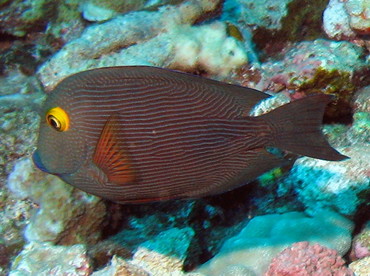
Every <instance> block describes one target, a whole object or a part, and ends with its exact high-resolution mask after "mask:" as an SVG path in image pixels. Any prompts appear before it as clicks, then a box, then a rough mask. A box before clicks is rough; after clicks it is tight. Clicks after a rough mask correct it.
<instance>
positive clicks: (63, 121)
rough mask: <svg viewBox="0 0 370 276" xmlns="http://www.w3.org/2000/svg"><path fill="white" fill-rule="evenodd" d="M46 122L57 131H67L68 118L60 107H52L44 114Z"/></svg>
mask: <svg viewBox="0 0 370 276" xmlns="http://www.w3.org/2000/svg"><path fill="white" fill-rule="evenodd" d="M46 122H47V124H48V125H49V126H51V127H52V128H54V129H55V130H57V131H60V132H62V131H66V130H68V129H69V117H68V114H67V112H65V111H64V110H63V109H62V108H60V107H53V108H51V109H49V111H48V112H46Z"/></svg>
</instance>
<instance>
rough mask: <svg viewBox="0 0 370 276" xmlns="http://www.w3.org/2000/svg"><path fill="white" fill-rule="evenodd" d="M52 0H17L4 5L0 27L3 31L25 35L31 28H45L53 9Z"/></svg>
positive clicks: (0, 14)
mask: <svg viewBox="0 0 370 276" xmlns="http://www.w3.org/2000/svg"><path fill="white" fill-rule="evenodd" d="M53 2H58V1H52V0H36V1H33V0H16V1H11V3H9V4H8V5H4V7H2V12H1V13H0V27H1V28H2V30H3V31H5V32H7V33H9V34H12V35H15V36H24V35H25V34H26V33H27V32H28V31H29V30H30V29H33V28H34V29H39V30H40V29H43V28H44V27H45V26H46V24H47V20H48V19H49V18H48V15H50V13H51V12H52V10H53V7H54V3H53Z"/></svg>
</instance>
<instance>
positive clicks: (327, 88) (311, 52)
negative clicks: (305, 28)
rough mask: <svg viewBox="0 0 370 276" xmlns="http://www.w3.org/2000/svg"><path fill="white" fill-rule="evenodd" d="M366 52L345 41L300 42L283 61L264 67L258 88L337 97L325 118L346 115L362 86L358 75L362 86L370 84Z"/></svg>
mask: <svg viewBox="0 0 370 276" xmlns="http://www.w3.org/2000/svg"><path fill="white" fill-rule="evenodd" d="M363 53H364V51H363V49H362V48H360V47H358V46H356V45H354V44H352V43H350V42H346V41H342V42H333V41H327V40H323V39H318V40H315V41H306V42H300V43H298V44H296V45H295V46H293V47H291V48H290V49H287V52H285V53H284V56H283V59H282V60H280V61H275V60H270V61H268V62H266V63H263V64H262V68H261V69H262V79H261V81H260V83H259V84H258V85H257V87H259V88H261V89H262V90H266V89H269V90H272V91H275V92H278V91H281V90H284V89H286V90H288V91H290V92H291V93H293V92H296V91H298V92H301V93H305V94H310V93H319V92H321V93H326V94H331V95H335V96H336V99H335V100H334V101H333V103H332V104H331V105H330V107H329V109H328V110H327V114H326V115H327V116H329V117H331V118H333V117H339V116H345V115H348V114H349V113H350V106H351V104H352V98H353V94H354V92H355V91H356V87H357V86H358V85H359V82H358V75H363V83H366V82H367V78H368V76H367V74H368V72H367V71H366V70H367V63H366V61H365V60H363ZM293 96H294V95H293Z"/></svg>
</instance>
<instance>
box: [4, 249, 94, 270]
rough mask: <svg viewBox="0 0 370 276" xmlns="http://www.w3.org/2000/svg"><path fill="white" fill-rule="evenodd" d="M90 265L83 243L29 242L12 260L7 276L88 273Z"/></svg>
mask: <svg viewBox="0 0 370 276" xmlns="http://www.w3.org/2000/svg"><path fill="white" fill-rule="evenodd" d="M90 273H91V265H90V260H89V258H88V256H87V254H86V249H85V247H84V246H83V245H74V246H70V247H68V246H55V245H51V244H48V243H35V242H32V243H29V244H27V245H26V246H25V247H24V249H23V251H22V252H21V253H20V254H19V255H18V256H16V258H15V259H14V261H13V264H12V268H11V271H10V273H9V276H19V275H70V276H84V275H86V276H87V275H90Z"/></svg>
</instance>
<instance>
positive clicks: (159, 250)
mask: <svg viewBox="0 0 370 276" xmlns="http://www.w3.org/2000/svg"><path fill="white" fill-rule="evenodd" d="M193 236H194V231H193V230H192V229H191V228H189V227H188V228H183V229H178V228H172V229H169V230H167V231H164V232H162V233H160V234H159V235H158V236H157V237H155V239H153V240H151V241H147V242H144V243H143V244H141V245H140V246H139V248H138V249H137V250H136V252H135V253H134V256H133V258H132V261H131V263H133V264H136V265H138V266H140V267H143V268H144V269H145V270H147V271H148V272H149V274H150V275H168V274H169V273H172V272H175V271H178V272H181V271H182V269H183V265H184V261H185V258H186V256H187V251H188V248H189V245H190V242H191V240H192V238H193ZM163 241H166V242H163Z"/></svg>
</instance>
